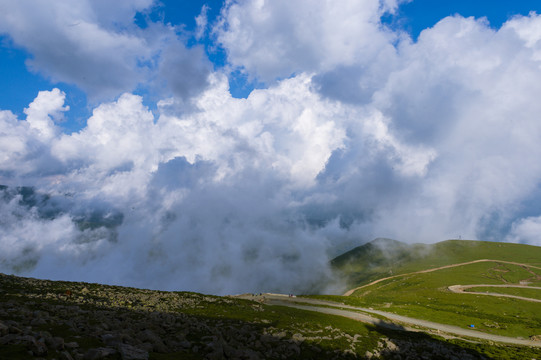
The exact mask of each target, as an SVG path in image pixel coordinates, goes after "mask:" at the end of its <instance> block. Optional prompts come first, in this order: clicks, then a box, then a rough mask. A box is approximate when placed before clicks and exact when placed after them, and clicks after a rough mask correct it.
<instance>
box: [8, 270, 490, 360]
mask: <svg viewBox="0 0 541 360" xmlns="http://www.w3.org/2000/svg"><path fill="white" fill-rule="evenodd" d="M434 357H437V358H447V359H468V358H470V359H474V358H484V357H483V356H482V355H481V354H480V353H477V352H476V351H473V350H471V349H463V348H461V347H459V346H457V345H454V344H450V343H447V342H444V341H440V340H437V339H433V338H430V337H428V336H423V335H416V337H413V338H411V337H408V336H405V335H404V334H399V332H397V333H394V332H389V331H387V332H384V331H382V330H381V329H376V328H369V327H367V326H366V325H363V324H361V323H355V322H352V321H350V320H348V319H341V318H339V317H332V316H325V315H317V314H311V313H309V312H303V311H300V310H294V309H287V308H282V307H276V306H266V305H261V304H259V303H257V302H255V301H248V300H240V299H234V298H229V297H216V296H205V295H201V294H195V293H187V292H161V291H151V290H141V289H134V288H124V287H117V286H106V285H97V284H87V283H74V282H55V281H47V280H36V279H30V278H21V277H16V276H9V275H3V274H0V359H60V360H71V359H76V360H78V359H84V360H94V359H123V360H130V359H131V360H139V359H180V358H181V359H291V358H305V359H313V358H321V359H333V358H334V359H342V358H344V359H348V358H351V359H353V358H390V359H393V358H396V359H422V358H425V359H431V358H434Z"/></svg>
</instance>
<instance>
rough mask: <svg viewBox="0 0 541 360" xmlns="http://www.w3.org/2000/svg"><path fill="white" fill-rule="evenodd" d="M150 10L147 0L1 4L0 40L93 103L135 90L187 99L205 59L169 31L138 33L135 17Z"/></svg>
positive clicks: (200, 79)
mask: <svg viewBox="0 0 541 360" xmlns="http://www.w3.org/2000/svg"><path fill="white" fill-rule="evenodd" d="M151 5H153V1H152V0H138V1H129V2H128V1H120V2H115V3H111V2H109V1H102V0H100V1H88V0H84V1H77V2H75V3H74V2H72V1H67V0H60V1H54V2H50V1H43V0H40V1H28V0H21V1H13V0H2V1H1V2H0V34H5V35H7V36H8V37H9V38H10V39H11V40H12V42H13V43H14V45H15V46H17V47H21V48H23V49H25V50H26V51H27V52H28V53H29V54H30V57H29V59H28V60H27V62H26V64H27V66H28V68H29V69H31V70H32V71H34V72H36V73H40V74H42V75H44V76H45V77H47V78H50V79H51V80H52V81H53V82H54V83H57V82H65V83H69V84H75V85H77V86H78V87H80V88H81V89H82V90H83V91H84V92H86V93H87V94H88V95H89V96H90V98H91V99H92V100H93V101H103V100H110V99H112V98H115V97H116V96H118V95H120V94H121V93H123V92H125V91H133V90H135V89H136V87H137V86H138V85H143V86H150V87H153V86H158V88H160V89H162V90H163V88H162V87H163V84H165V85H166V89H167V90H168V91H172V92H173V93H174V94H175V95H178V96H180V97H182V96H186V95H190V96H191V95H193V94H194V93H195V92H196V91H200V90H201V89H203V88H204V87H205V86H206V81H207V76H208V73H209V71H210V65H209V64H208V60H206V59H205V58H204V57H202V53H201V50H200V49H198V48H194V49H187V48H186V46H185V44H184V41H183V40H181V39H180V38H179V37H178V36H177V34H176V29H175V28H173V27H171V26H167V25H164V24H161V23H152V22H151V23H150V24H149V26H148V27H147V28H146V29H141V28H138V27H137V26H136V25H135V23H134V17H135V14H136V12H144V11H147V10H148V9H149V8H150V7H151ZM162 54H163V58H162ZM173 58H176V59H177V60H175V61H173V60H172V59H173ZM163 71H165V72H166V74H163ZM156 79H157V80H156ZM172 79H175V80H174V81H172ZM152 80H155V81H156V83H155V84H152ZM168 80H169V81H168ZM171 81H172V83H171V84H169V82H171ZM182 82H185V84H182V85H181V83H182ZM191 87H194V90H192V91H191V92H189V94H187V93H188V91H187V90H186V89H189V88H191ZM179 89H184V90H183V91H178V90H179Z"/></svg>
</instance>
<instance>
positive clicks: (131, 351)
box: [118, 344, 148, 360]
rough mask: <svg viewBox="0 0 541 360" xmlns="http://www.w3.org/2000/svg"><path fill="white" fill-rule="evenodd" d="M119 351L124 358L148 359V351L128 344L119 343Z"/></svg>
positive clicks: (133, 359)
mask: <svg viewBox="0 0 541 360" xmlns="http://www.w3.org/2000/svg"><path fill="white" fill-rule="evenodd" d="M118 352H119V353H120V358H121V359H122V360H148V352H146V351H144V350H141V349H138V348H136V347H135V346H131V345H128V344H119V345H118Z"/></svg>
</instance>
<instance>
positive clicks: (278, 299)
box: [239, 294, 541, 347]
mask: <svg viewBox="0 0 541 360" xmlns="http://www.w3.org/2000/svg"><path fill="white" fill-rule="evenodd" d="M239 297H241V298H242V297H243V298H246V299H252V300H254V299H255V300H260V301H262V302H264V303H266V304H269V305H282V306H289V307H293V308H297V309H302V310H308V311H317V312H320V313H325V314H330V315H337V316H344V317H347V318H350V319H354V320H357V321H361V322H364V323H368V324H372V325H376V326H382V327H386V328H391V329H395V330H405V331H417V332H419V331H422V332H431V333H433V334H437V335H440V336H444V337H449V336H448V335H446V334H452V335H456V336H459V337H470V338H476V339H483V340H489V341H495V342H502V343H508V344H515V345H525V346H534V347H541V342H540V341H531V340H525V339H518V338H512V337H508V336H500V335H492V334H485V333H482V332H479V331H475V330H470V329H468V328H461V327H458V326H452V325H445V324H439V323H435V322H431V321H426V320H421V319H414V318H410V317H406V316H401V315H396V314H392V313H388V312H384V311H379V310H373V309H368V308H361V307H355V306H349V305H344V304H340V303H336V302H332V301H323V300H316V299H308V298H292V297H289V296H288V295H283V294H263V296H261V297H255V298H254V297H253V296H251V295H245V296H239ZM322 306H334V307H339V308H340V309H337V308H329V307H322ZM357 311H362V312H365V313H369V314H374V315H379V316H383V317H385V318H387V319H389V320H391V321H384V320H381V319H378V318H375V317H372V316H370V315H366V314H362V313H359V312H357ZM402 324H403V325H402ZM411 326H421V327H423V328H427V329H431V330H432V331H426V330H420V329H414V328H412V327H411Z"/></svg>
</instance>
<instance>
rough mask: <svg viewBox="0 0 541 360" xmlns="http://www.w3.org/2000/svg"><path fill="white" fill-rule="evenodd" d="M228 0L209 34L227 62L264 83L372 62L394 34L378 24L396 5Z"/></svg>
mask: <svg viewBox="0 0 541 360" xmlns="http://www.w3.org/2000/svg"><path fill="white" fill-rule="evenodd" d="M384 4H385V5H384V6H382V4H381V3H380V1H379V0H369V1H362V2H360V1H347V0H345V1H339V2H336V1H334V2H330V1H319V2H313V1H307V0H301V1H293V2H292V1H285V0H278V1H263V0H251V1H245V2H241V3H237V2H232V1H230V2H228V3H227V5H226V7H225V8H224V9H223V10H222V19H221V22H220V23H219V24H218V25H217V26H216V27H215V29H214V32H215V33H216V35H217V37H218V41H219V42H220V43H221V44H222V46H223V47H224V48H225V49H226V51H227V56H228V60H229V62H230V63H231V64H232V65H233V66H237V67H241V68H242V69H244V70H245V71H246V72H247V73H248V74H249V75H251V76H254V77H257V78H259V79H261V80H263V81H265V82H269V81H272V80H274V79H275V78H277V77H278V78H285V77H289V76H290V75H292V74H294V73H299V72H312V71H328V70H331V69H333V68H334V67H336V66H347V65H351V64H358V63H368V62H370V61H374V60H375V58H377V57H378V55H379V54H380V53H381V52H383V51H385V50H386V49H388V48H389V47H391V48H392V46H391V45H390V43H391V42H392V41H393V40H394V39H395V38H396V35H395V34H392V33H391V32H388V31H385V30H384V29H383V28H382V26H381V23H380V16H381V15H382V14H383V12H384V11H386V10H390V9H392V8H394V7H395V6H396V2H394V1H389V2H385V3H384Z"/></svg>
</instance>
